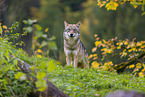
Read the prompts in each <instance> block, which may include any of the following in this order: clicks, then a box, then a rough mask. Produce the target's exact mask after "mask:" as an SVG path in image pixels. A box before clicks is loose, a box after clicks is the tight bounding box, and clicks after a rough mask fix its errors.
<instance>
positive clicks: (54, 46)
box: [48, 41, 57, 50]
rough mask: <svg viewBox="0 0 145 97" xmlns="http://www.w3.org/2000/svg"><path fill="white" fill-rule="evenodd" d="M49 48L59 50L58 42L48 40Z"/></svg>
mask: <svg viewBox="0 0 145 97" xmlns="http://www.w3.org/2000/svg"><path fill="white" fill-rule="evenodd" d="M48 48H49V49H51V50H57V46H56V43H55V42H54V41H49V42H48Z"/></svg>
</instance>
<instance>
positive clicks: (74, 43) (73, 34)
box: [63, 21, 89, 68]
mask: <svg viewBox="0 0 145 97" xmlns="http://www.w3.org/2000/svg"><path fill="white" fill-rule="evenodd" d="M64 25H65V29H64V32H63V38H64V53H65V55H66V63H67V65H73V66H74V67H75V68H76V67H81V68H89V63H88V53H87V51H86V48H85V46H84V45H83V43H82V42H81V40H80V31H79V28H80V22H78V23H77V24H68V23H67V22H66V21H64Z"/></svg>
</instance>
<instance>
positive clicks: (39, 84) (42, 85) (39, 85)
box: [35, 80, 47, 91]
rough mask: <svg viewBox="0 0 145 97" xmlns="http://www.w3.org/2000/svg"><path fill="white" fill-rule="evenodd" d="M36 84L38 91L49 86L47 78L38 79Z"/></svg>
mask: <svg viewBox="0 0 145 97" xmlns="http://www.w3.org/2000/svg"><path fill="white" fill-rule="evenodd" d="M35 84H36V87H37V88H38V91H44V90H45V89H46V88H47V83H46V81H45V80H37V81H36V83H35Z"/></svg>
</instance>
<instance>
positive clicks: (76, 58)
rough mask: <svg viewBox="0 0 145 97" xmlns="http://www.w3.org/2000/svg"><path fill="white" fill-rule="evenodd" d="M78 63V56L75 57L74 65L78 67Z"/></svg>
mask: <svg viewBox="0 0 145 97" xmlns="http://www.w3.org/2000/svg"><path fill="white" fill-rule="evenodd" d="M77 65H78V57H75V58H74V67H75V68H77Z"/></svg>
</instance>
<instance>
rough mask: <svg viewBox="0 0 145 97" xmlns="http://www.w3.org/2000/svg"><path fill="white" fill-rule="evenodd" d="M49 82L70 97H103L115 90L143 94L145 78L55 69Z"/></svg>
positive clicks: (91, 70)
mask: <svg viewBox="0 0 145 97" xmlns="http://www.w3.org/2000/svg"><path fill="white" fill-rule="evenodd" d="M49 80H50V81H51V82H52V83H53V84H54V85H56V86H57V87H58V88H59V89H61V90H62V91H63V92H64V93H66V94H68V95H69V96H71V97H94V96H95V94H99V95H100V96H99V97H104V96H106V95H107V93H109V92H113V91H115V90H117V89H125V90H136V91H139V92H145V82H144V81H145V78H141V77H134V76H132V75H129V74H121V75H118V74H116V73H115V72H108V71H103V70H101V71H99V70H97V69H80V68H73V67H64V68H62V67H60V66H58V67H57V70H54V71H53V72H52V73H50V74H49Z"/></svg>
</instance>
